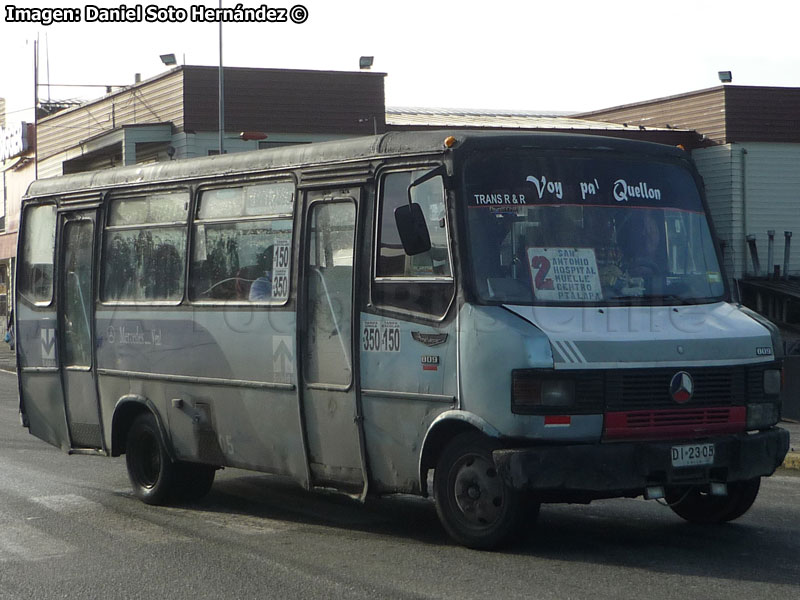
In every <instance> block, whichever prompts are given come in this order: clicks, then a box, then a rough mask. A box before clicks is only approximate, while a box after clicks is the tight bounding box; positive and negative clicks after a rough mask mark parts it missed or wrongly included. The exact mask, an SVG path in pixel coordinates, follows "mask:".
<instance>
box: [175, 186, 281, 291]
mask: <svg viewBox="0 0 800 600" xmlns="http://www.w3.org/2000/svg"><path fill="white" fill-rule="evenodd" d="M293 209H294V184H292V183H290V182H271V183H262V184H258V185H251V186H241V187H232V188H219V189H212V190H207V191H204V192H203V193H202V194H201V196H200V201H199V203H198V206H197V217H196V219H195V224H194V232H193V242H192V264H191V271H190V278H189V298H190V299H191V300H194V301H206V300H209V301H236V302H259V303H268V304H284V303H286V301H287V300H288V298H289V268H290V264H289V263H290V257H291V247H292V246H291V244H292V213H293Z"/></svg>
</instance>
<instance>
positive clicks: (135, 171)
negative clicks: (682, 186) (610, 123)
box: [26, 130, 687, 198]
mask: <svg viewBox="0 0 800 600" xmlns="http://www.w3.org/2000/svg"><path fill="white" fill-rule="evenodd" d="M448 136H453V137H454V138H455V139H456V143H455V145H454V146H453V151H456V152H459V151H464V150H466V149H474V148H475V147H483V148H486V149H489V148H500V147H509V146H510V147H519V148H524V147H529V148H549V149H576V150H605V151H618V152H626V153H635V154H640V155H649V156H662V157H664V156H673V157H683V158H686V156H687V155H686V154H685V153H684V152H683V151H682V150H680V149H679V148H675V147H672V146H665V145H663V144H656V143H653V142H644V141H637V140H626V139H620V138H612V137H606V136H594V135H583V134H570V133H553V132H542V133H528V132H485V131H463V130H454V131H448V130H433V131H402V132H389V133H385V134H382V135H377V136H369V137H359V138H347V139H343V140H335V141H328V142H317V143H313V144H298V145H294V146H286V147H282V148H274V149H270V150H253V151H248V152H237V153H232V154H225V155H223V156H209V157H201V158H191V159H182V160H175V161H164V162H159V163H154V164H148V165H130V166H126V167H118V168H114V169H103V170H100V171H87V172H84V173H75V174H72V175H63V176H59V177H51V178H47V179H40V180H37V181H34V182H33V183H31V185H30V187H29V188H28V192H27V194H26V197H27V198H31V197H41V196H51V195H54V194H65V193H69V192H75V191H79V190H84V191H89V190H103V189H108V188H113V187H117V186H126V187H127V186H131V185H137V184H148V183H164V182H171V181H172V182H180V181H185V180H191V179H200V178H213V177H217V176H223V175H233V174H244V173H248V172H260V171H268V170H273V169H280V168H301V167H304V166H317V167H319V166H324V165H334V164H336V163H344V162H353V161H360V160H369V159H374V158H380V157H386V158H388V157H392V156H402V155H425V154H428V155H430V154H438V153H442V152H444V151H445V147H444V140H445V138H447V137H448Z"/></svg>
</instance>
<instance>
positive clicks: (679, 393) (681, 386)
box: [669, 371, 694, 404]
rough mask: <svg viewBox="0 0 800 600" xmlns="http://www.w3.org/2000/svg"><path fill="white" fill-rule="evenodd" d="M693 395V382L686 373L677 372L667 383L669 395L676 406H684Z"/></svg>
mask: <svg viewBox="0 0 800 600" xmlns="http://www.w3.org/2000/svg"><path fill="white" fill-rule="evenodd" d="M693 393H694V381H692V376H691V375H689V374H688V373H687V372H686V371H678V372H677V373H675V375H673V376H672V381H670V382H669V395H670V396H672V399H673V400H675V402H677V403H678V404H686V403H687V402H688V401H689V400H691V398H692V394H693Z"/></svg>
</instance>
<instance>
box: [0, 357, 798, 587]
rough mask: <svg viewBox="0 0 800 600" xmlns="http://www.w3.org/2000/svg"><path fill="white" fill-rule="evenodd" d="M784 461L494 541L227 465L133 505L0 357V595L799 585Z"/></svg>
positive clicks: (387, 506)
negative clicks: (718, 510)
mask: <svg viewBox="0 0 800 600" xmlns="http://www.w3.org/2000/svg"><path fill="white" fill-rule="evenodd" d="M798 561H800V476H798V475H797V472H796V471H781V472H779V473H778V474H777V475H776V476H775V477H772V478H770V479H768V480H766V481H765V482H764V485H763V486H762V491H761V495H760V497H759V499H758V501H757V502H756V505H755V506H754V508H753V509H752V510H751V511H750V512H749V513H748V514H747V515H745V516H744V517H743V518H741V519H740V520H739V521H737V522H736V523H734V524H730V525H727V526H720V527H696V526H691V525H688V524H685V523H684V522H683V521H681V520H680V519H679V518H678V517H676V516H675V515H673V514H672V513H671V511H669V510H668V509H667V508H664V507H662V506H659V505H658V504H657V503H655V502H646V501H644V500H613V501H604V502H597V503H594V504H591V505H589V506H556V505H547V506H545V507H544V508H543V509H542V514H541V517H540V520H539V524H538V526H537V528H536V529H535V530H534V531H533V534H532V536H531V537H530V538H529V539H528V540H527V541H525V542H524V543H523V544H520V545H518V546H516V547H513V548H510V549H507V550H506V551H503V552H491V553H489V552H477V551H472V550H467V549H464V548H461V547H459V546H456V545H454V544H453V543H451V542H450V541H449V539H448V538H447V537H446V536H445V534H444V533H443V531H442V530H441V528H440V526H439V524H438V521H437V520H436V514H435V511H434V510H433V507H432V505H431V504H430V503H429V502H427V501H424V500H420V499H412V498H395V499H384V500H375V501H371V502H368V503H367V504H366V505H360V504H358V503H355V502H353V501H350V500H349V499H346V498H343V497H340V496H336V495H331V494H311V493H307V492H304V491H302V490H300V489H298V488H296V487H294V486H293V485H291V484H289V483H287V482H285V481H282V480H279V479H276V478H273V477H268V476H264V475H260V474H257V473H249V472H246V471H239V470H234V469H229V470H226V471H224V472H223V473H221V474H220V476H219V477H218V480H217V482H216V483H215V484H214V488H213V489H212V492H211V494H210V495H209V496H208V498H207V499H206V500H204V501H203V502H202V503H199V504H196V505H192V506H184V507H170V508H164V507H149V506H146V505H144V504H142V503H140V502H139V501H138V500H136V499H134V498H133V497H132V496H131V494H130V492H129V488H128V482H127V476H126V473H125V466H124V460H121V459H108V458H102V457H89V456H68V455H66V454H64V453H62V452H60V451H59V450H57V449H55V448H52V447H50V446H48V445H47V444H45V443H44V442H41V441H39V440H38V439H36V438H34V437H32V436H30V435H29V434H28V433H27V431H26V430H24V429H23V428H22V427H21V426H20V425H19V422H18V416H17V401H16V383H15V378H14V375H12V374H7V373H2V372H0V600H11V599H14V600H22V599H25V600H28V599H31V598H37V599H49V598H70V599H80V598H104V599H106V598H148V599H152V598H170V599H174V600H180V599H184V598H186V599H192V600H197V599H200V598H214V599H217V600H218V599H221V598H224V599H229V598H280V599H281V600H283V599H289V598H325V599H327V598H448V599H449V598H503V599H504V600H505V599H510V598H529V599H530V598H555V599H559V600H564V599H570V598H576V599H579V598H592V599H593V600H594V599H602V598H609V599H611V598H613V599H617V598H636V599H637V600H641V599H642V598H659V599H660V598H681V599H686V598H703V599H709V598H721V599H722V598H725V599H726V600H729V599H731V598H748V599H750V600H752V599H760V598H764V599H767V598H768V599H770V600H778V599H783V598H787V599H788V598H798V597H800V562H798Z"/></svg>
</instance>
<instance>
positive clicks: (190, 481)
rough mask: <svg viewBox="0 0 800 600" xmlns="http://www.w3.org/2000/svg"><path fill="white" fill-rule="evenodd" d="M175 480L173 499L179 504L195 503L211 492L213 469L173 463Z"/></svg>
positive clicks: (206, 466)
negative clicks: (175, 473) (175, 474)
mask: <svg viewBox="0 0 800 600" xmlns="http://www.w3.org/2000/svg"><path fill="white" fill-rule="evenodd" d="M175 469H176V471H177V479H178V481H177V482H176V486H175V490H174V492H175V499H176V500H179V501H181V502H196V501H198V500H200V499H202V498H203V497H204V496H205V495H206V494H208V492H209V491H210V490H211V486H212V484H213V483H214V475H215V474H216V472H217V469H216V468H215V467H212V466H209V465H201V464H196V463H186V462H180V463H175Z"/></svg>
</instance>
